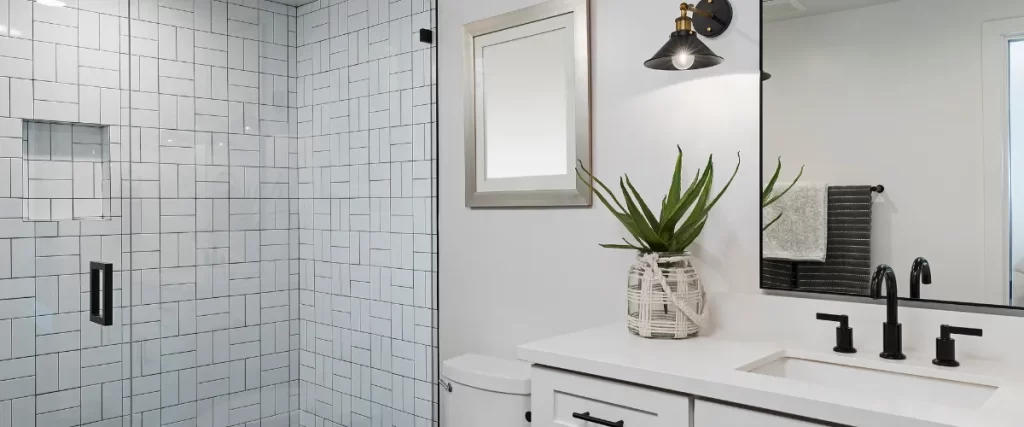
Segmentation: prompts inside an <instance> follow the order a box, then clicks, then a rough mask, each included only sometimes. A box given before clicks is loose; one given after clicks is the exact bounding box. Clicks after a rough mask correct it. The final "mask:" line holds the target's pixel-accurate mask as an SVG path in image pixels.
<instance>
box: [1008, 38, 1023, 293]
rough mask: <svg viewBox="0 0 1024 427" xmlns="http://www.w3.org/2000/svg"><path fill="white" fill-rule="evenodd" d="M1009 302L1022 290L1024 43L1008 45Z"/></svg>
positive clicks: (1016, 41)
mask: <svg viewBox="0 0 1024 427" xmlns="http://www.w3.org/2000/svg"><path fill="white" fill-rule="evenodd" d="M1008 62H1009V66H1010V70H1009V76H1010V96H1009V97H1008V98H1009V102H1010V129H1009V134H1010V236H1011V239H1010V266H1011V267H1012V269H1013V271H1011V272H1010V301H1013V302H1014V303H1015V304H1014V305H1019V302H1020V300H1021V297H1022V296H1024V295H1022V294H1024V289H1017V288H1016V287H1017V286H1024V40H1013V41H1011V42H1010V51H1009V61H1008Z"/></svg>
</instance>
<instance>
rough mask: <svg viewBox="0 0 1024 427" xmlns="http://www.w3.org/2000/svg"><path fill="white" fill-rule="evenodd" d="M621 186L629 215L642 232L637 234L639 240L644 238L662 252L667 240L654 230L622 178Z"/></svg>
mask: <svg viewBox="0 0 1024 427" xmlns="http://www.w3.org/2000/svg"><path fill="white" fill-rule="evenodd" d="M619 187H620V188H621V189H622V199H623V200H624V201H625V202H626V210H627V212H628V213H629V216H630V217H631V218H632V219H633V223H634V224H636V229H637V231H638V232H639V233H640V234H639V235H638V236H637V240H643V241H645V242H647V246H649V247H650V248H651V250H653V251H656V252H660V251H662V250H663V248H665V246H666V244H665V241H664V240H662V239H661V237H660V236H658V234H657V233H655V232H654V229H653V228H652V227H651V225H650V224H649V223H647V221H646V220H645V219H644V215H643V213H641V212H640V208H638V207H637V206H636V203H633V198H632V197H630V196H629V191H628V190H627V189H626V183H625V182H624V181H623V180H622V179H621V178H620V179H619Z"/></svg>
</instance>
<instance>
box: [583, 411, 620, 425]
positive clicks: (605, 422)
mask: <svg viewBox="0 0 1024 427" xmlns="http://www.w3.org/2000/svg"><path fill="white" fill-rule="evenodd" d="M572 417H573V418H576V419H578V420H583V421H586V422H588V423H594V424H597V425H602V426H607V427H624V426H625V425H626V423H625V422H624V421H622V420H619V421H616V422H611V421H608V420H602V419H600V418H595V417H591V416H590V412H584V413H582V414H581V413H579V412H573V413H572Z"/></svg>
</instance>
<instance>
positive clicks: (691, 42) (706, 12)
mask: <svg viewBox="0 0 1024 427" xmlns="http://www.w3.org/2000/svg"><path fill="white" fill-rule="evenodd" d="M691 11H692V12H693V14H694V18H692V19H691V18H690V16H689V13H690V12H691ZM679 12H680V13H679V14H680V16H679V18H676V31H675V32H673V33H672V35H671V36H670V37H669V39H668V42H667V43H665V45H664V46H662V47H661V49H658V52H657V53H655V54H654V56H653V57H652V58H651V59H649V60H647V62H644V66H645V67H647V68H651V69H654V70H669V71H679V70H697V69H701V68H707V67H714V66H715V65H718V64H721V63H722V61H723V58H722V57H721V56H718V55H717V54H715V52H714V51H712V50H711V49H710V48H709V47H707V45H705V44H704V42H702V41H701V40H700V38H698V37H697V34H700V35H703V36H705V37H717V36H718V35H719V34H722V33H723V32H725V30H726V29H727V28H729V24H730V23H731V22H732V6H731V5H730V4H729V1H728V0H701V1H700V3H697V5H696V6H693V5H689V4H687V3H682V4H680V5H679ZM694 27H696V28H694Z"/></svg>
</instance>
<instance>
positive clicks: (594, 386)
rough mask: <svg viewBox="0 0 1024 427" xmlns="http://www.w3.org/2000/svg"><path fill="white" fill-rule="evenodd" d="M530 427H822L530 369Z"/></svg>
mask: <svg viewBox="0 0 1024 427" xmlns="http://www.w3.org/2000/svg"><path fill="white" fill-rule="evenodd" d="M530 376H531V384H532V385H531V392H532V395H531V404H530V406H531V411H532V422H531V425H532V426H533V427H599V426H615V425H620V424H616V423H618V422H619V421H621V422H622V424H621V425H622V426H623V427H749V426H758V427H820V426H824V425H825V424H815V423H811V422H807V421H803V420H798V419H793V418H788V417H784V416H778V415H773V414H769V413H765V412H759V411H755V410H750V409H746V408H741V407H738V406H730V405H724V404H720V403H715V402H709V401H704V400H700V399H694V398H692V397H690V396H687V395H685V394H681V393H674V392H667V391H662V390H657V389H653V388H649V387H644V386H639V385H634V384H629V383H625V382H619V381H615V380H610V379H605V378H600V377H594V376H589V375H585V374H579V373H574V372H569V371H563V370H558V369H552V368H547V367H543V366H540V365H534V366H533V368H532V370H531V373H530Z"/></svg>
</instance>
